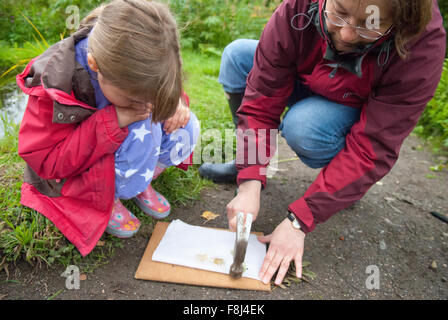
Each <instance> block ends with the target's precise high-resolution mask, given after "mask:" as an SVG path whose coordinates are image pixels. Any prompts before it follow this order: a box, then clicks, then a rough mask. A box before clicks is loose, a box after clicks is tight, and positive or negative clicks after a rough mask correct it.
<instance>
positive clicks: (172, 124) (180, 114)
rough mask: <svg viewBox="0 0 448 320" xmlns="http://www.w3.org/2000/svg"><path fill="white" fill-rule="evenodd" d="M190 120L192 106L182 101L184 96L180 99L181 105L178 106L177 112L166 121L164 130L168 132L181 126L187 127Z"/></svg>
mask: <svg viewBox="0 0 448 320" xmlns="http://www.w3.org/2000/svg"><path fill="white" fill-rule="evenodd" d="M188 121H190V108H188V107H187V106H186V105H184V104H183V103H182V98H181V99H179V105H178V106H177V110H176V113H175V114H174V116H172V117H171V118H169V119H168V120H166V121H165V124H164V126H163V130H165V132H166V133H167V134H170V133H172V132H173V131H175V130H177V129H179V128H180V127H182V128H185V126H186V125H187V123H188Z"/></svg>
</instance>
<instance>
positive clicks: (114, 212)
mask: <svg viewBox="0 0 448 320" xmlns="http://www.w3.org/2000/svg"><path fill="white" fill-rule="evenodd" d="M179 51H180V50H179V40H178V31H177V26H176V23H175V20H174V18H173V16H172V15H171V13H170V12H169V10H168V9H167V7H166V6H165V5H163V4H160V3H157V2H148V1H145V0H114V1H112V2H111V3H109V4H107V5H103V6H101V7H100V8H97V9H95V10H94V11H92V12H91V13H90V14H89V15H88V17H86V18H85V19H84V20H83V21H82V23H81V25H80V28H79V29H78V31H77V32H76V33H75V34H73V35H72V36H71V37H69V38H67V39H64V40H62V41H60V42H58V43H56V44H55V45H53V46H51V47H50V48H49V49H48V50H47V51H45V52H44V53H43V54H42V55H40V56H39V57H37V58H35V59H33V60H32V61H31V62H30V63H29V64H28V66H27V67H26V68H25V70H24V72H23V73H22V74H20V75H18V77H17V83H18V85H19V86H20V88H21V89H22V90H23V91H24V92H25V93H27V94H28V95H29V101H28V106H27V109H26V111H25V115H24V117H23V121H22V123H21V128H20V132H19V155H20V156H21V157H22V158H23V159H24V160H25V161H26V163H27V167H26V170H25V174H24V183H23V185H22V197H21V203H22V204H23V205H25V206H28V207H30V208H32V209H35V210H37V211H39V212H40V213H42V214H43V215H45V216H46V217H47V218H48V219H50V220H51V221H52V222H53V223H54V224H55V226H56V227H57V228H58V229H59V230H61V232H62V233H63V234H64V235H65V236H66V237H67V239H68V240H70V241H71V242H72V243H73V244H74V245H75V246H76V247H77V248H78V249H79V251H80V252H81V254H82V255H83V256H85V255H87V254H88V253H89V252H90V251H91V250H92V249H93V248H94V247H95V245H96V243H97V242H98V240H99V238H100V237H101V235H102V234H103V233H104V231H106V232H108V233H110V234H113V235H115V236H118V237H122V238H126V237H131V236H132V235H134V234H135V233H136V232H137V231H138V229H139V226H140V222H139V220H138V219H137V218H136V217H135V216H134V215H133V214H132V213H131V212H129V211H128V210H127V209H126V208H125V207H124V206H123V205H122V203H121V202H120V199H133V200H134V201H135V202H136V204H137V205H138V206H139V207H140V209H142V210H143V211H144V212H145V213H146V214H148V215H150V216H152V217H154V218H157V219H160V218H164V217H166V216H167V215H168V214H169V213H170V205H169V203H168V202H167V201H166V199H165V198H164V197H163V196H162V195H161V194H159V193H158V192H157V191H155V190H154V189H153V188H152V187H151V184H150V183H151V180H152V179H154V178H156V177H157V176H158V175H159V174H160V172H161V171H163V169H164V168H166V167H168V166H173V165H175V166H180V167H181V168H183V169H186V167H187V164H186V163H185V164H184V163H182V162H184V160H186V159H187V158H188V157H189V156H190V155H191V153H192V151H193V149H194V144H195V143H196V140H197V137H198V135H199V123H198V120H197V118H196V116H195V115H194V114H193V113H191V112H190V111H189V109H188V97H187V96H186V95H185V94H184V93H183V91H182V62H181V58H180V52H179ZM163 122H164V123H163ZM162 123H163V125H162ZM181 127H182V128H181ZM176 129H177V130H176ZM181 163H182V164H181Z"/></svg>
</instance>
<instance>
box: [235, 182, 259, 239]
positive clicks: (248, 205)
mask: <svg viewBox="0 0 448 320" xmlns="http://www.w3.org/2000/svg"><path fill="white" fill-rule="evenodd" d="M260 193H261V181H258V180H250V181H246V182H243V183H242V184H240V186H239V187H238V194H237V195H236V196H235V198H233V199H232V201H230V202H229V204H227V219H228V220H229V228H230V230H232V231H236V217H237V214H238V212H244V213H252V216H253V219H252V221H255V220H256V219H257V216H258V211H259V210H260Z"/></svg>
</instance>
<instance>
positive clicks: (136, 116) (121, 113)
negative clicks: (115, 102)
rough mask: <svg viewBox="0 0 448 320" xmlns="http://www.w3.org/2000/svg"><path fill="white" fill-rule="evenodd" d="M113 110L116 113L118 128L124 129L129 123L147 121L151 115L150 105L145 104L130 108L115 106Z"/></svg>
mask: <svg viewBox="0 0 448 320" xmlns="http://www.w3.org/2000/svg"><path fill="white" fill-rule="evenodd" d="M115 110H116V111H117V119H118V125H119V126H120V128H124V127H127V126H128V125H130V124H131V123H134V122H137V121H141V120H146V119H148V118H149V115H150V114H151V110H152V104H151V103H147V104H141V105H133V106H130V107H120V106H115Z"/></svg>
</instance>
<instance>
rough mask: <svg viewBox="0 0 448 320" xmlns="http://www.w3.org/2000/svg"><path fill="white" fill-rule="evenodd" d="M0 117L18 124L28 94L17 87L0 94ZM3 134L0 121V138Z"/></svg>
mask: <svg viewBox="0 0 448 320" xmlns="http://www.w3.org/2000/svg"><path fill="white" fill-rule="evenodd" d="M0 99H1V102H0V118H1V119H6V120H7V121H8V122H9V123H16V124H19V123H20V121H22V117H23V114H24V112H25V109H26V104H27V102H28V95H26V94H24V93H23V92H22V91H21V90H19V89H17V90H14V91H10V92H7V93H4V94H2V95H1V96H0ZM3 136H4V127H3V121H0V139H1V138H2V137H3Z"/></svg>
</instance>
